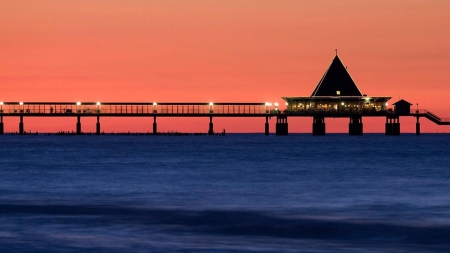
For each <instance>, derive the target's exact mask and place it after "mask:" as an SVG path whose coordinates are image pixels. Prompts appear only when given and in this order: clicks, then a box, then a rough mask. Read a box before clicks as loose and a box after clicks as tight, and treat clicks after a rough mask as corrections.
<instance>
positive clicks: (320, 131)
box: [312, 117, 325, 135]
mask: <svg viewBox="0 0 450 253" xmlns="http://www.w3.org/2000/svg"><path fill="white" fill-rule="evenodd" d="M312 134H313V135H325V118H324V117H313V133H312Z"/></svg>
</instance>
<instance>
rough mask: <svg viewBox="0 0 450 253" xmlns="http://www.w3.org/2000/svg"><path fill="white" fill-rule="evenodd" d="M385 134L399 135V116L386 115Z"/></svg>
mask: <svg viewBox="0 0 450 253" xmlns="http://www.w3.org/2000/svg"><path fill="white" fill-rule="evenodd" d="M386 135H400V117H399V116H394V117H386Z"/></svg>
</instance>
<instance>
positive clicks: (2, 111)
mask: <svg viewBox="0 0 450 253" xmlns="http://www.w3.org/2000/svg"><path fill="white" fill-rule="evenodd" d="M351 109H352V110H349V109H348V108H341V109H339V110H335V109H326V110H325V109H317V108H310V109H305V110H296V111H289V110H280V109H279V107H278V105H275V103H274V104H271V103H213V102H207V103H168V102H164V103H157V102H152V103H141V102H133V103H131V102H130V103H120V102H107V103H101V102H0V134H3V133H4V118H9V117H19V119H20V121H19V128H18V133H19V134H24V132H25V121H24V119H25V118H30V117H66V118H67V117H69V118H74V119H75V120H76V121H75V120H74V122H75V129H76V132H75V133H76V134H79V135H80V134H83V131H82V122H81V119H82V118H85V117H96V118H97V123H96V134H100V133H101V125H100V118H102V117H148V118H153V125H152V133H153V134H157V133H158V127H157V118H158V117H207V118H209V127H208V134H209V135H213V134H214V123H213V118H215V117H250V118H265V125H264V134H266V135H269V120H270V119H271V118H272V117H274V118H276V132H275V134H276V135H288V134H289V130H288V119H289V118H292V117H310V118H312V119H313V123H312V134H313V135H325V134H326V127H325V125H326V124H325V119H326V118H348V119H349V131H348V133H349V135H362V134H363V117H385V118H386V128H385V133H386V135H399V134H400V117H415V118H417V122H416V134H417V135H420V122H419V119H420V118H421V117H424V118H426V119H428V120H430V121H432V122H434V123H435V124H438V125H450V119H443V118H440V117H438V116H437V115H435V114H433V113H431V112H430V111H427V110H422V109H420V110H419V109H417V110H409V111H405V110H400V111H397V110H380V111H376V110H366V109H364V108H361V109H357V108H351Z"/></svg>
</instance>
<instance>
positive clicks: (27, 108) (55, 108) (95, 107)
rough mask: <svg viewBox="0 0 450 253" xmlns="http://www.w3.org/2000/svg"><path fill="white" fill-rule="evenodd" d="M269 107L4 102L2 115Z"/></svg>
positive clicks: (262, 106) (262, 108) (260, 107)
mask: <svg viewBox="0 0 450 253" xmlns="http://www.w3.org/2000/svg"><path fill="white" fill-rule="evenodd" d="M276 110H277V109H276V108H275V107H272V106H271V105H269V104H268V103H212V102H210V103H167V102H164V103H156V102H152V103H140V102H136V103H117V102H108V103H100V102H75V103H74V102H1V103H0V114H3V115H10V114H41V115H42V114H44V115H47V114H52V115H53V114H59V115H61V114H82V115H89V114H101V115H105V114H115V115H117V114H212V113H213V114H270V113H274V112H275V111H276Z"/></svg>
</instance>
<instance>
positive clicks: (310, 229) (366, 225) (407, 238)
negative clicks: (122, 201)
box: [0, 204, 450, 249]
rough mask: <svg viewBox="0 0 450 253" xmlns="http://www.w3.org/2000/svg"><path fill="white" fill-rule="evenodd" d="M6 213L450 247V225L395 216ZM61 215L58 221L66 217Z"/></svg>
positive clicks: (132, 210)
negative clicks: (374, 218)
mask: <svg viewBox="0 0 450 253" xmlns="http://www.w3.org/2000/svg"><path fill="white" fill-rule="evenodd" d="M0 215H1V216H3V217H5V216H16V215H21V216H23V215H29V216H37V215H45V216H57V217H61V218H64V217H71V219H70V221H71V222H73V220H74V219H85V218H88V219H89V224H91V225H100V226H101V225H105V224H112V223H125V224H129V225H134V226H150V225H169V226H165V227H169V229H182V230H183V231H191V232H196V233H207V234H219V235H227V236H256V237H274V238H287V239H314V240H326V241H340V242H346V243H377V242H383V243H389V242H390V243H395V244H404V245H433V246H435V247H439V248H446V249H448V248H450V240H449V238H450V226H438V225H427V224H422V225H417V224H407V225H405V224H397V223H395V221H391V222H389V221H386V220H383V221H370V222H369V221H361V220H351V219H346V220H342V219H340V220H336V219H335V220H333V219H331V218H330V217H320V216H319V217H306V216H305V217H301V216H300V217H298V216H296V217H287V216H283V215H276V214H273V213H267V212H260V211H239V210H182V209H163V208H140V207H123V206H103V205H102V206H95V205H20V204H0ZM61 218H58V222H63V220H64V219H61Z"/></svg>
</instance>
